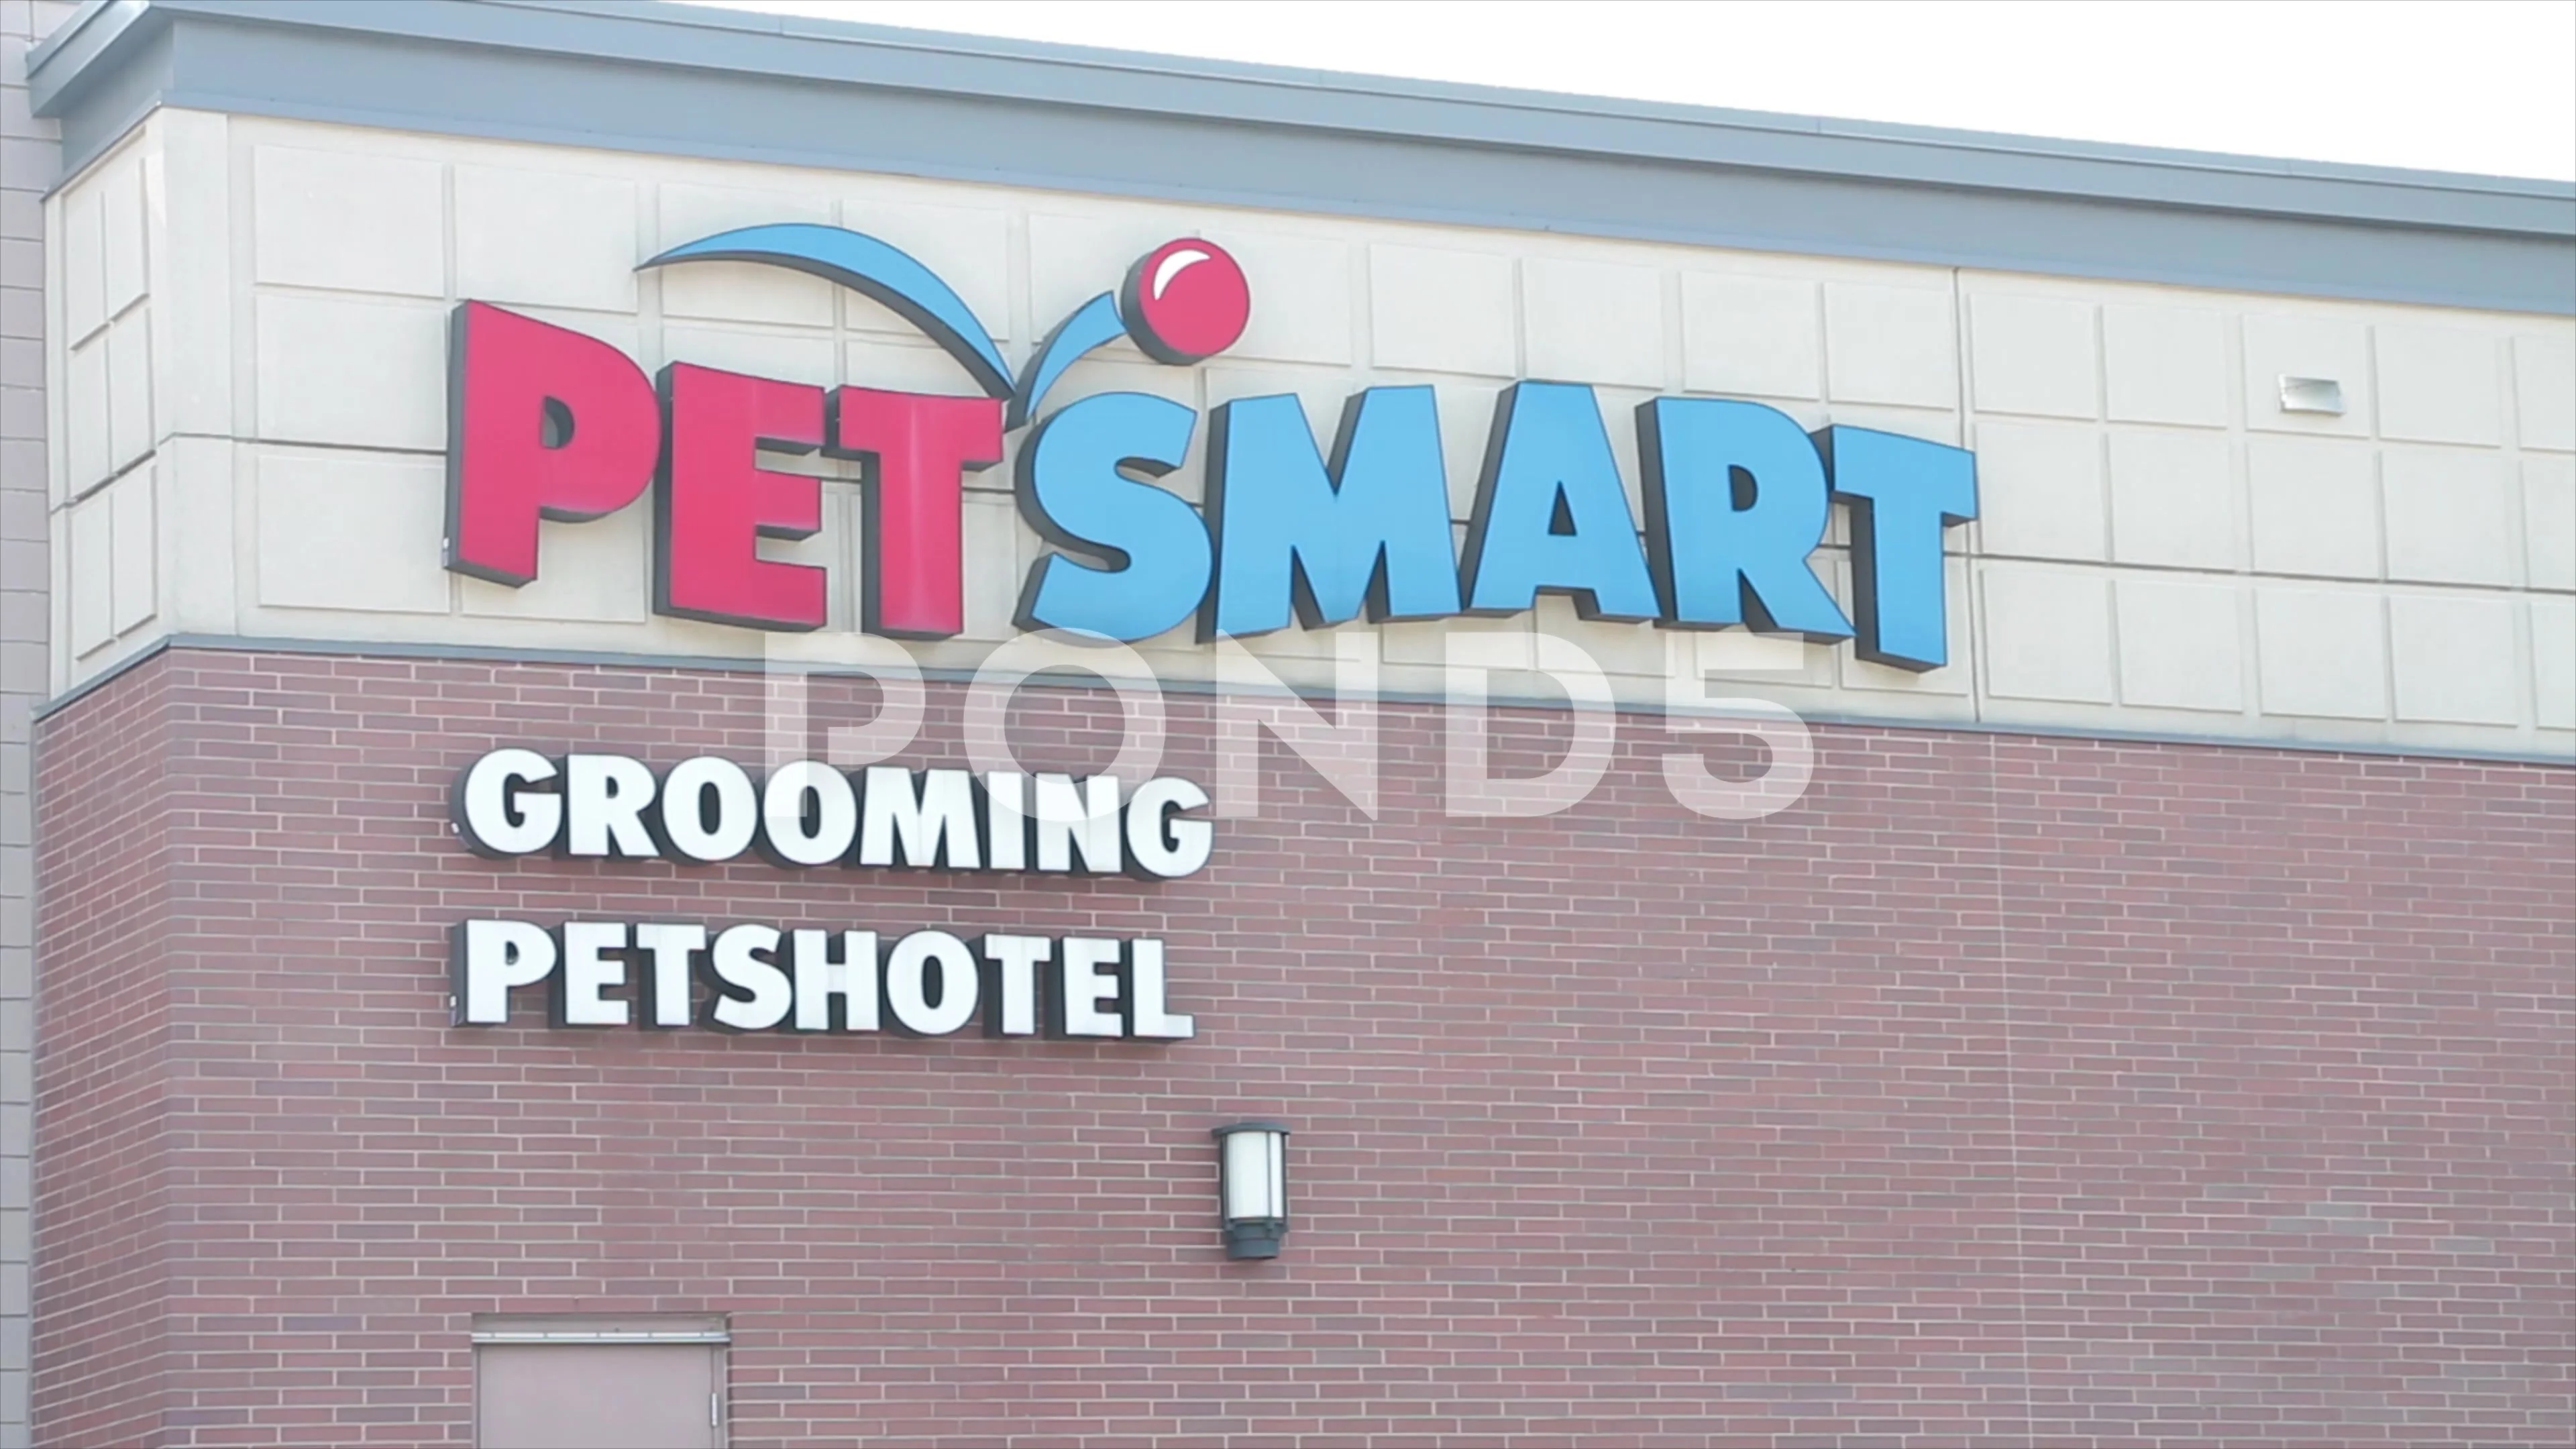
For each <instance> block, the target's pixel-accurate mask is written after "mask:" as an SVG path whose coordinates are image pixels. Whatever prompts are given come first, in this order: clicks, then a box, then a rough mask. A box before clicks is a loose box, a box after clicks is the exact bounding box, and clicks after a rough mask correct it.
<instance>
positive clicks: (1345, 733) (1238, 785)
mask: <svg viewBox="0 0 2576 1449" xmlns="http://www.w3.org/2000/svg"><path fill="white" fill-rule="evenodd" d="M1377 669H1378V653H1377V636H1376V635H1374V634H1354V633H1341V634H1336V635H1334V636H1333V716H1334V717H1333V718H1332V719H1329V720H1328V719H1326V718H1324V714H1323V711H1321V710H1319V709H1317V708H1315V707H1314V706H1313V705H1311V704H1308V703H1307V702H1306V701H1305V700H1304V699H1302V698H1300V697H1299V696H1298V694H1297V692H1296V691H1295V690H1293V689H1290V688H1289V687H1288V685H1287V684H1286V683H1284V682H1283V681H1282V680H1281V679H1280V678H1279V676H1278V675H1276V674H1273V673H1271V672H1270V668H1269V666H1268V665H1265V664H1263V663H1262V662H1261V660H1260V659H1259V657H1258V656H1256V655H1254V654H1253V652H1252V651H1251V650H1249V649H1246V648H1244V647H1243V646H1242V645H1241V644H1238V643H1236V642H1235V641H1234V640H1233V639H1231V638H1227V637H1224V636H1219V637H1218V639H1217V641H1216V815H1217V818H1218V819H1220V820H1246V819H1250V818H1251V817H1253V816H1255V815H1258V814H1260V813H1261V731H1262V730H1264V729H1267V730H1269V731H1270V733H1271V735H1272V736H1273V737H1274V738H1276V739H1277V740H1278V741H1279V742H1280V743H1281V744H1284V745H1286V746H1287V747H1288V748H1289V749H1291V750H1294V751H1296V752H1297V758H1299V759H1301V760H1304V761H1305V762H1306V764H1307V767H1308V768H1310V769H1312V770H1313V771H1314V772H1315V773H1316V774H1319V775H1321V776H1323V777H1324V783H1326V784H1328V785H1330V786H1332V787H1333V788H1334V789H1336V790H1338V791H1340V792H1341V794H1342V798H1343V799H1345V800H1348V801H1350V802H1351V804H1352V805H1354V806H1356V807H1358V809H1359V812H1360V813H1361V814H1362V815H1365V816H1367V817H1368V818H1369V819H1371V820H1375V819H1376V818H1377V738H1378V736H1377Z"/></svg>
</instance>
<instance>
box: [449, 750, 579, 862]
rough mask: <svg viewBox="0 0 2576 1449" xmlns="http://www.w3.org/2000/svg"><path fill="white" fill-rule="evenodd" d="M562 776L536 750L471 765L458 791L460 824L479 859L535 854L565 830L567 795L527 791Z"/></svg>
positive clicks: (486, 758) (513, 752) (509, 753)
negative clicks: (564, 814) (493, 856)
mask: <svg viewBox="0 0 2576 1449" xmlns="http://www.w3.org/2000/svg"><path fill="white" fill-rule="evenodd" d="M559 773H561V772H560V771H559V770H557V769H556V768H555V762H554V761H552V760H549V759H547V758H546V757H545V756H543V755H541V754H538V753H537V752H536V751H534V750H516V749H511V750H494V751H492V752H491V753H489V754H487V755H485V756H484V757H483V758H481V759H479V760H476V761H475V762H474V763H473V764H472V765H470V766H468V767H467V768H466V771H465V775H464V778H463V779H461V780H459V781H458V782H457V787H456V824H457V828H458V829H460V830H462V831H464V832H465V844H466V848H467V849H469V850H472V851H473V852H474V853H475V854H477V855H496V856H498V855H533V854H535V853H536V852H538V851H540V850H543V849H545V848H546V847H548V846H550V845H552V844H554V843H555V832H556V831H558V830H560V829H562V828H563V796H561V795H559V794H557V793H555V792H554V791H552V790H529V789H523V788H521V787H522V786H527V785H541V784H544V783H546V782H547V781H550V780H552V779H554V778H555V776H556V775H558V774H559Z"/></svg>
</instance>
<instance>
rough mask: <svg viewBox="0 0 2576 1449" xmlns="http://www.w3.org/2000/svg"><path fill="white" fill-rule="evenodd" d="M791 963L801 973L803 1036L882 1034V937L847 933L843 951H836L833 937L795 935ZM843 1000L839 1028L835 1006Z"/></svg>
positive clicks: (798, 977) (817, 933)
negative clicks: (879, 986) (879, 954)
mask: <svg viewBox="0 0 2576 1449" xmlns="http://www.w3.org/2000/svg"><path fill="white" fill-rule="evenodd" d="M787 957H788V961H789V963H790V964H791V965H792V966H793V967H794V969H795V972H796V1029H797V1030H798V1031H833V1030H836V1029H837V1030H840V1031H874V1030H876V1029H877V933H876V932H874V931H843V932H842V933H841V949H840V953H839V954H838V955H837V956H836V955H834V954H833V951H832V933H831V932H829V931H797V932H794V933H792V934H791V935H789V937H788V941H787ZM836 999H837V1000H838V1001H839V1002H840V1004H841V1009H840V1011H839V1013H838V1015H839V1016H840V1018H841V1020H840V1022H839V1023H838V1024H837V1026H836V1024H835V1023H834V1022H833V1020H832V1018H833V1016H834V1015H835V1013H834V1012H833V1010H832V1003H833V1002H834V1000H836Z"/></svg>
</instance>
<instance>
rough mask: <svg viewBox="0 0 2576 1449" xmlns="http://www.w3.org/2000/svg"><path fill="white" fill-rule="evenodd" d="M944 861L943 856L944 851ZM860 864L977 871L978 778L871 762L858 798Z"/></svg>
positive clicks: (980, 862) (979, 853) (979, 863)
mask: <svg viewBox="0 0 2576 1449" xmlns="http://www.w3.org/2000/svg"><path fill="white" fill-rule="evenodd" d="M943 848H944V850H945V853H946V859H945V861H943V860H942V859H941V854H942V850H943ZM859 864H861V865H905V866H912V867H915V868H917V869H927V868H933V867H938V866H940V865H943V864H944V865H945V866H946V868H948V869H950V870H977V869H980V868H982V866H983V864H984V857H983V851H982V849H981V848H980V847H979V845H978V844H977V841H976V835H975V777H974V776H972V775H969V774H968V773H966V772H965V771H964V770H923V771H920V772H919V773H918V774H917V775H916V774H915V772H913V771H911V770H907V769H905V768H903V767H902V766H901V765H870V766H868V775H867V788H866V789H865V790H864V791H863V792H862V793H861V795H860V799H859Z"/></svg>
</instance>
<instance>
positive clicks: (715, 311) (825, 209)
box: [651, 182, 834, 327]
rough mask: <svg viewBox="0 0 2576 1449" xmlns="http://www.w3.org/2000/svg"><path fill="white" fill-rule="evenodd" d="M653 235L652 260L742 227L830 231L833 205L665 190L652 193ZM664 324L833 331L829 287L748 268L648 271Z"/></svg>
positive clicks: (678, 186) (676, 185) (746, 192)
mask: <svg viewBox="0 0 2576 1449" xmlns="http://www.w3.org/2000/svg"><path fill="white" fill-rule="evenodd" d="M657 195H658V202H659V205H658V207H657V213H658V214H657V217H656V220H657V222H658V224H659V228H660V235H659V236H658V237H656V238H655V240H654V243H653V246H652V248H651V250H652V251H653V252H654V253H655V254H659V253H661V252H665V251H668V250H670V249H671V248H673V247H676V246H685V245H687V244H688V243H690V242H693V241H698V240H701V239H703V238H705V237H710V236H713V235H715V234H716V233H717V232H720V231H730V230H732V229H733V228H735V227H742V226H767V225H770V224H773V223H779V222H796V221H802V222H815V223H820V224H822V225H825V226H829V225H831V224H832V220H833V205H832V201H831V198H830V197H829V196H826V195H823V194H821V193H818V192H812V191H807V192H794V191H782V190H751V189H746V188H742V187H734V186H699V185H693V184H685V183H680V182H664V183H662V185H661V186H660V187H659V188H658V189H657ZM653 274H654V275H655V276H657V277H658V278H659V279H660V280H659V282H658V285H659V286H660V287H661V289H662V313H663V315H664V316H667V317H693V318H695V317H703V318H709V319H712V320H715V321H719V322H781V323H787V324H790V325H793V326H802V327H829V326H831V325H832V317H833V310H834V303H833V301H832V293H833V290H834V289H833V287H832V284H831V283H829V282H827V281H824V280H823V279H822V278H820V277H809V276H807V275H805V274H804V273H802V272H797V271H791V270H789V269H787V268H785V267H773V266H763V265H756V264H754V263H750V262H674V263H672V264H670V265H668V266H664V267H656V268H654V272H653Z"/></svg>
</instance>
